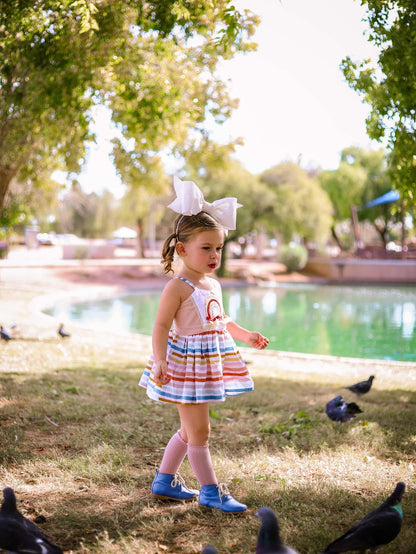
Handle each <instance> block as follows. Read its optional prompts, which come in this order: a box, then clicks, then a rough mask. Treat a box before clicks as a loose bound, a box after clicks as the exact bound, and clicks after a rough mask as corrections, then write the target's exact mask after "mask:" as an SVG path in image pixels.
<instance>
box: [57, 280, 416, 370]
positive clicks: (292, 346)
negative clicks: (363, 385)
mask: <svg viewBox="0 0 416 554" xmlns="http://www.w3.org/2000/svg"><path fill="white" fill-rule="evenodd" d="M159 297H160V292H159V291H141V292H138V293H134V294H126V295H123V296H118V297H115V298H109V299H105V300H99V301H93V302H83V303H78V304H59V305H57V306H55V307H54V308H53V309H51V310H48V311H47V312H46V313H48V314H50V315H53V316H55V317H57V318H58V319H60V320H63V321H67V322H68V323H69V322H70V321H77V322H81V323H83V324H87V325H89V326H92V327H95V328H97V329H100V330H107V331H109V332H111V331H112V330H114V331H115V332H124V331H131V332H137V333H143V334H149V335H150V334H151V333H152V326H153V321H154V317H155V313H156V310H157V307H158V303H159ZM223 297H224V309H225V312H226V313H227V314H228V315H230V316H231V317H232V319H233V320H235V321H236V322H237V323H239V324H240V325H241V326H242V327H246V328H247V329H250V330H257V331H260V332H261V333H263V334H264V335H266V336H267V337H269V339H270V346H269V348H271V349H274V350H283V351H288V352H302V353H309V354H327V355H331V356H348V357H358V358H374V359H383V360H400V361H407V362H412V361H415V362H416V287H361V286H360V287H358V286H353V287H350V286H332V285H331V286H328V285H323V286H322V285H310V284H307V285H303V284H296V285H287V284H284V285H277V286H268V287H266V286H248V287H236V288H228V287H227V288H225V287H224V288H223Z"/></svg>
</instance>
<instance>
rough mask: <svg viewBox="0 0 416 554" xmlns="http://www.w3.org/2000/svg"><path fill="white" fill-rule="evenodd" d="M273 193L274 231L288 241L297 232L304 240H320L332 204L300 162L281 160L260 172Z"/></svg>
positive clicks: (326, 229) (325, 232) (326, 228)
mask: <svg viewBox="0 0 416 554" xmlns="http://www.w3.org/2000/svg"><path fill="white" fill-rule="evenodd" d="M260 181H261V182H262V183H263V184H265V185H267V188H268V189H269V191H270V192H271V193H272V194H273V196H274V200H273V204H272V206H273V213H272V214H270V215H271V216H272V217H270V219H269V221H270V222H271V224H272V227H273V228H274V231H275V232H278V233H280V234H281V235H282V237H283V239H284V240H285V241H290V240H292V238H293V237H294V236H295V235H297V236H298V237H301V238H302V239H303V240H305V241H313V242H319V243H320V242H323V241H325V239H326V238H327V237H328V236H329V232H330V228H331V224H332V215H331V212H332V205H331V201H330V199H329V197H328V194H327V193H326V192H325V191H324V190H322V188H321V186H320V185H319V183H318V181H317V180H315V179H314V178H312V177H310V176H309V175H308V173H307V172H306V171H305V170H304V169H302V168H301V167H300V166H299V165H297V164H295V163H291V162H284V163H281V164H279V165H276V166H274V167H272V168H271V169H268V170H267V171H265V172H264V173H262V175H261V176H260Z"/></svg>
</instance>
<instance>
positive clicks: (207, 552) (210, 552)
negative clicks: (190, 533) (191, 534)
mask: <svg viewBox="0 0 416 554" xmlns="http://www.w3.org/2000/svg"><path fill="white" fill-rule="evenodd" d="M202 554H218V550H217V549H216V548H215V547H214V546H211V545H210V544H208V545H207V546H206V547H205V548H204V550H203V551H202Z"/></svg>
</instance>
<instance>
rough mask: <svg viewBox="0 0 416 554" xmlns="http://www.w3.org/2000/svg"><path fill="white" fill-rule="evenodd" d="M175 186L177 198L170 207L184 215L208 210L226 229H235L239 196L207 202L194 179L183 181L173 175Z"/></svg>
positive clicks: (239, 205)
mask: <svg viewBox="0 0 416 554" xmlns="http://www.w3.org/2000/svg"><path fill="white" fill-rule="evenodd" d="M173 186H174V188H175V192H176V198H175V200H174V201H173V202H172V203H171V204H169V206H168V208H170V209H171V210H173V211H174V212H177V213H178V214H182V215H196V214H199V213H200V212H206V213H207V214H209V215H210V216H211V217H213V218H214V219H215V220H217V221H218V223H220V224H221V225H222V226H223V227H224V229H227V230H228V229H230V230H232V229H235V227H236V216H237V208H241V204H239V203H238V202H237V198H233V197H229V198H220V199H219V200H215V201H214V202H212V204H211V203H210V202H206V201H205V200H204V196H203V194H202V192H201V191H200V190H199V188H198V187H197V186H196V184H195V183H193V182H192V181H181V180H180V179H179V178H178V177H176V176H175V177H173Z"/></svg>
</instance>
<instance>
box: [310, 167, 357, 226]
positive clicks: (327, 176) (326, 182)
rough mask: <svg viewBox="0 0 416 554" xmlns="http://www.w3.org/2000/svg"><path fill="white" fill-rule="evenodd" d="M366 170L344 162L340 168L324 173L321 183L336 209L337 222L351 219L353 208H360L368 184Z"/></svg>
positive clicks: (335, 218)
mask: <svg viewBox="0 0 416 554" xmlns="http://www.w3.org/2000/svg"><path fill="white" fill-rule="evenodd" d="M366 177H367V176H366V173H365V170H364V169H363V168H362V167H360V166H359V165H351V164H350V163H348V162H347V161H344V160H342V161H341V163H340V164H339V166H338V168H337V169H335V170H332V171H322V173H321V174H320V175H319V181H320V183H321V186H322V188H323V189H324V190H325V191H326V192H327V194H328V196H329V198H330V199H331V202H332V206H333V208H334V212H333V217H334V220H335V221H343V220H344V219H349V218H350V217H351V211H350V209H351V206H359V205H360V204H361V198H362V195H363V191H364V188H365V183H366Z"/></svg>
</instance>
